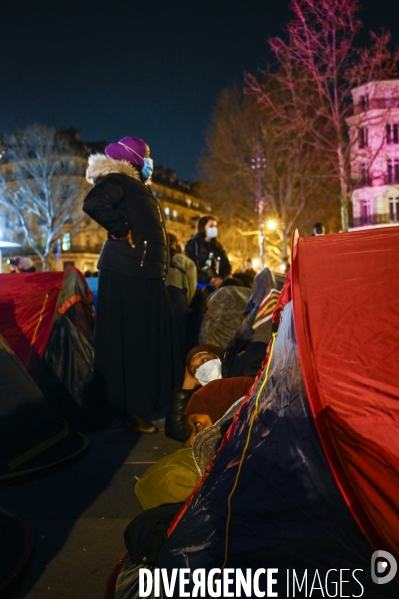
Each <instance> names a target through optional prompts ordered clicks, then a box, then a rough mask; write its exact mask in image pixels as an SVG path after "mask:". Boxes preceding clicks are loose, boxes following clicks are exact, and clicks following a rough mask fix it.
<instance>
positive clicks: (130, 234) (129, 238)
mask: <svg viewBox="0 0 399 599" xmlns="http://www.w3.org/2000/svg"><path fill="white" fill-rule="evenodd" d="M111 237H112V239H115V240H116V241H128V242H129V243H130V245H131V246H132V248H134V247H136V246H135V245H134V243H133V239H132V233H131V231H129V233H128V234H127V235H124V236H123V237H115V235H111Z"/></svg>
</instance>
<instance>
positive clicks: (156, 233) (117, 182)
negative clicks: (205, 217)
mask: <svg viewBox="0 0 399 599" xmlns="http://www.w3.org/2000/svg"><path fill="white" fill-rule="evenodd" d="M83 211H84V212H86V214H88V215H89V216H90V217H91V218H92V219H93V220H95V221H96V222H97V223H98V224H100V225H101V226H102V227H104V228H105V229H106V230H107V231H108V240H107V241H106V242H105V244H104V246H103V249H102V251H101V254H100V258H99V261H98V268H100V269H101V268H104V269H106V270H112V271H114V272H117V273H119V274H123V275H129V276H134V277H141V278H145V279H165V277H166V273H167V269H168V264H169V252H168V247H167V242H166V231H165V223H164V220H163V215H162V211H161V208H160V206H159V204H158V201H157V199H156V198H155V197H154V196H153V194H152V193H151V190H150V188H149V187H148V185H145V184H144V183H143V182H142V181H141V180H140V179H138V178H135V177H133V176H129V175H126V174H121V173H112V174H108V175H106V176H105V177H102V178H101V179H100V180H99V182H98V183H97V184H96V185H95V186H94V187H93V189H92V190H91V191H90V192H89V193H88V194H87V196H86V199H85V200H84V202H83ZM129 231H130V232H131V235H132V239H133V243H134V247H132V246H131V245H130V243H129V242H128V241H127V240H115V239H112V237H111V236H112V235H114V236H115V237H124V236H125V235H127V234H128V232H129Z"/></svg>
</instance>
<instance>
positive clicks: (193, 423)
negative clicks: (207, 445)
mask: <svg viewBox="0 0 399 599" xmlns="http://www.w3.org/2000/svg"><path fill="white" fill-rule="evenodd" d="M253 383H254V379H253V378H252V377H246V376H242V377H235V378H230V379H215V380H213V381H211V382H209V383H208V384H207V385H205V386H203V387H200V388H199V389H197V391H195V393H193V395H192V396H191V398H190V400H189V402H188V403H187V405H186V407H185V409H184V412H183V417H182V422H183V426H185V427H186V429H187V432H188V435H189V439H188V444H189V446H190V447H184V448H182V449H179V450H177V451H175V452H174V453H172V454H171V455H169V456H166V457H164V458H161V459H160V460H159V461H158V462H157V463H156V464H154V465H153V466H151V467H150V468H149V469H148V470H147V471H146V472H145V473H144V475H143V476H142V477H141V478H140V480H139V481H138V482H137V483H136V486H135V488H134V491H135V493H136V496H137V497H138V499H139V501H140V503H141V505H142V507H143V508H144V509H149V508H153V507H157V506H160V505H163V504H168V503H178V502H180V501H185V500H186V499H187V497H188V496H189V495H190V493H191V492H192V491H193V489H194V487H195V485H196V483H197V482H198V480H199V478H200V472H199V470H198V465H196V462H195V459H194V454H193V450H192V445H193V443H194V441H195V439H196V437H197V435H198V434H199V433H200V432H202V431H204V430H206V429H207V428H209V427H211V426H212V425H214V424H215V423H217V422H218V421H219V420H220V419H221V418H222V417H223V416H224V415H225V414H226V412H227V411H228V410H229V409H230V408H232V406H233V405H234V404H235V403H236V402H237V401H238V400H239V399H241V398H243V397H245V395H246V394H247V393H248V391H249V389H250V388H251V387H252V385H253ZM233 416H234V414H230V417H231V418H232V417H233ZM217 434H218V436H219V434H221V435H222V436H223V432H222V431H221V432H220V433H217ZM219 439H220V436H219Z"/></svg>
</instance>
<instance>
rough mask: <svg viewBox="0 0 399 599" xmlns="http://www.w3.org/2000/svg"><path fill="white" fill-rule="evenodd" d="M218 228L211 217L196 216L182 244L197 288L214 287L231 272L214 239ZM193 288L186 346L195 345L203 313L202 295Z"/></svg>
mask: <svg viewBox="0 0 399 599" xmlns="http://www.w3.org/2000/svg"><path fill="white" fill-rule="evenodd" d="M218 232H219V231H218V227H217V221H216V219H215V217H214V216H211V215H210V214H206V215H203V216H200V217H199V219H198V221H197V225H196V233H195V235H194V236H193V237H192V238H191V239H189V240H188V241H187V243H186V245H185V246H184V252H185V254H186V256H188V257H189V258H191V260H193V262H195V264H196V266H197V279H198V283H199V285H198V287H202V288H203V287H204V286H206V285H209V284H211V285H212V286H214V288H215V289H216V288H217V287H219V285H220V284H221V283H222V281H223V279H225V278H226V277H228V276H229V274H230V273H231V266H230V262H229V259H228V257H227V254H226V251H225V249H224V248H223V246H222V244H221V243H220V242H219V241H218V239H217V236H218ZM201 291H202V289H197V292H196V294H195V296H194V299H193V301H192V303H191V306H190V314H189V319H188V327H187V345H186V349H187V350H189V349H191V348H192V347H194V346H196V345H198V343H199V342H200V341H199V333H200V329H201V323H202V319H203V317H204V314H205V312H206V306H205V297H204V295H203V294H202V293H201Z"/></svg>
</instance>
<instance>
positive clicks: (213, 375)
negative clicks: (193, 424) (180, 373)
mask: <svg viewBox="0 0 399 599" xmlns="http://www.w3.org/2000/svg"><path fill="white" fill-rule="evenodd" d="M222 358H223V349H222V348H221V347H218V346H217V345H212V344H210V343H208V344H205V345H198V346H197V347H193V349H192V350H190V351H189V352H188V354H187V357H186V369H185V373H184V379H183V383H182V386H181V387H176V388H175V389H174V390H173V394H172V399H171V402H170V406H169V409H168V411H167V413H166V419H165V434H166V436H167V437H170V438H171V439H175V440H176V441H182V442H184V441H187V439H188V438H189V436H190V435H189V432H188V430H187V428H186V427H185V426H184V425H183V423H182V418H183V416H184V410H185V408H186V406H187V403H188V401H189V400H190V398H191V396H192V395H193V393H194V391H196V390H197V389H200V388H201V387H202V386H204V385H207V384H208V383H209V382H210V381H213V380H215V379H220V378H221V377H222Z"/></svg>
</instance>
